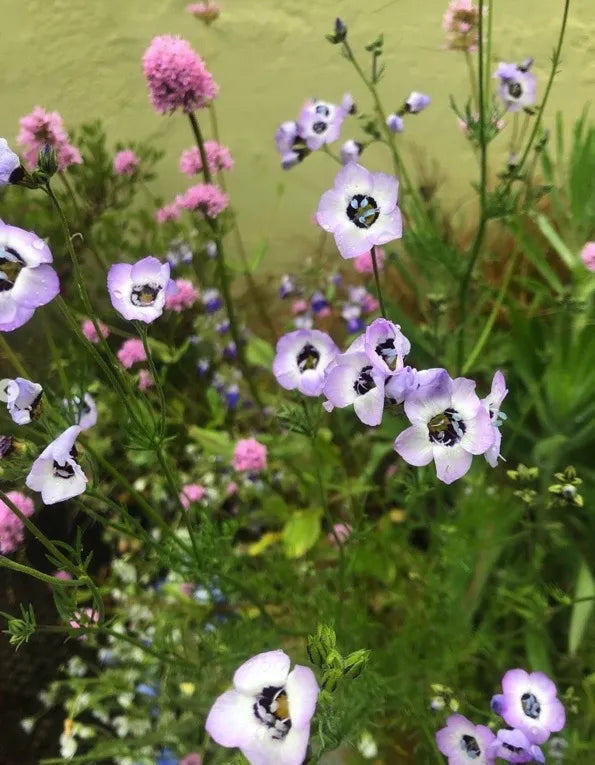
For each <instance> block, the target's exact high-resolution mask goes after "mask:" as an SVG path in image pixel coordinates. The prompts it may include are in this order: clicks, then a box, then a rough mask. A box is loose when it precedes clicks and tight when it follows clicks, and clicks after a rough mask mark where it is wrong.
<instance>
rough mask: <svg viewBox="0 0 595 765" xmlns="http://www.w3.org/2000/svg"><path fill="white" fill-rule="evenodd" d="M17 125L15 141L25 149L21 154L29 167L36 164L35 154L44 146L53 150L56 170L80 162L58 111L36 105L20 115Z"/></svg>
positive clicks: (80, 159)
mask: <svg viewBox="0 0 595 765" xmlns="http://www.w3.org/2000/svg"><path fill="white" fill-rule="evenodd" d="M19 125H20V130H19V134H18V136H17V143H18V144H19V146H22V147H23V148H24V150H25V151H24V155H23V156H24V157H25V162H26V163H27V165H28V167H29V169H33V168H34V167H35V166H36V165H37V155H38V154H39V152H40V151H41V150H42V149H43V148H44V147H45V146H51V147H52V149H54V150H55V152H56V158H57V160H58V170H66V168H67V167H69V166H70V165H80V164H81V163H82V161H83V158H82V157H81V153H80V151H79V150H78V149H77V148H75V147H74V146H73V145H72V144H71V143H70V140H69V138H68V133H67V132H66V130H65V129H64V122H63V120H62V117H61V116H60V115H59V114H58V112H46V111H45V109H43V108H42V107H41V106H36V107H35V108H34V109H33V111H32V112H31V114H27V115H26V116H25V117H21V119H20V120H19Z"/></svg>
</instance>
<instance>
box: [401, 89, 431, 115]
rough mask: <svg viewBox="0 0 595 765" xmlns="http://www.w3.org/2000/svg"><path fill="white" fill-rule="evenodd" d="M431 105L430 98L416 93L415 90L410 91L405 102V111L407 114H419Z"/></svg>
mask: <svg viewBox="0 0 595 765" xmlns="http://www.w3.org/2000/svg"><path fill="white" fill-rule="evenodd" d="M431 103H432V99H431V98H430V96H426V95H425V93H418V91H417V90H414V91H412V92H411V93H410V94H409V97H408V98H407V100H406V101H405V111H406V112H408V113H409V114H419V112H423V110H424V109H425V108H426V107H428V106H429V105H430V104H431Z"/></svg>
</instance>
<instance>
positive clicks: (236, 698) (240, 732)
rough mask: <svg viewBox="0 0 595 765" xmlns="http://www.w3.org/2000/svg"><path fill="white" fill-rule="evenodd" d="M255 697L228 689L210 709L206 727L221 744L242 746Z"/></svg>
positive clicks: (252, 715) (210, 734) (251, 715)
mask: <svg viewBox="0 0 595 765" xmlns="http://www.w3.org/2000/svg"><path fill="white" fill-rule="evenodd" d="M252 703H253V699H251V698H250V697H248V696H243V695H242V694H241V693H238V692H237V691H226V692H225V693H223V694H222V695H221V696H219V698H218V699H217V700H216V701H215V703H214V704H213V706H212V707H211V709H210V711H209V715H208V717H207V721H206V723H205V729H206V731H207V733H208V734H209V736H210V737H211V738H212V739H213V740H214V741H216V742H217V743H218V744H219V745H220V746H227V747H234V746H241V745H242V744H244V742H245V741H246V739H247V736H246V726H247V724H248V723H249V722H250V718H251V717H253V718H254V721H255V723H256V718H255V717H254V714H253V712H252Z"/></svg>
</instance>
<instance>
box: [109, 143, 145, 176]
mask: <svg viewBox="0 0 595 765" xmlns="http://www.w3.org/2000/svg"><path fill="white" fill-rule="evenodd" d="M139 165H140V158H139V156H138V155H137V154H135V152H133V151H132V149H124V150H123V151H119V152H118V153H117V154H116V156H115V157H114V172H115V174H116V175H134V173H135V172H136V170H137V168H138V166H139Z"/></svg>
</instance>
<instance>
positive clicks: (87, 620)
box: [69, 608, 99, 630]
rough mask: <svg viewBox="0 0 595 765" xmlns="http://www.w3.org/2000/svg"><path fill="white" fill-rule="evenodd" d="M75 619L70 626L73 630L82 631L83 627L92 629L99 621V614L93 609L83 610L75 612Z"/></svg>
mask: <svg viewBox="0 0 595 765" xmlns="http://www.w3.org/2000/svg"><path fill="white" fill-rule="evenodd" d="M73 617H74V619H71V620H70V622H69V624H70V626H71V627H72V629H73V630H80V629H81V628H82V627H91V626H92V625H93V624H97V622H98V621H99V613H98V612H97V611H95V610H94V609H93V608H83V610H82V611H75V612H74V614H73Z"/></svg>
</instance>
